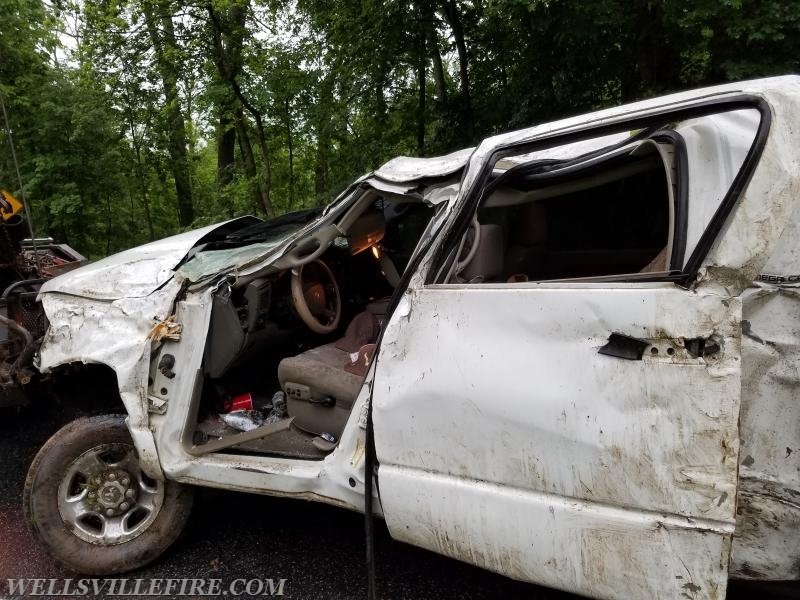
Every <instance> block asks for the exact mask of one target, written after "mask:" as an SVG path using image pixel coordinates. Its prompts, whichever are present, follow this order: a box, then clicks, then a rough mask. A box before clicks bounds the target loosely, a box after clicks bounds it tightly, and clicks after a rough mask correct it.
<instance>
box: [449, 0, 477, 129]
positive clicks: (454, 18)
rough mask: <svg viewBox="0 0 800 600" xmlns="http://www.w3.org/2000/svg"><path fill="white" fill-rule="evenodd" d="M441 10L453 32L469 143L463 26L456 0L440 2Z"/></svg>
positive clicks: (470, 122)
mask: <svg viewBox="0 0 800 600" xmlns="http://www.w3.org/2000/svg"><path fill="white" fill-rule="evenodd" d="M442 8H443V13H444V17H445V20H446V21H447V24H448V25H449V26H450V30H451V31H452V32H453V39H454V40H455V42H456V50H457V51H458V76H459V79H460V80H461V114H462V119H463V123H464V128H465V138H467V139H468V140H469V141H472V139H473V138H474V136H475V120H474V116H473V113H472V93H471V91H470V83H469V67H468V64H469V57H468V55H467V43H466V41H465V39H464V26H463V24H462V23H461V13H460V12H459V9H458V5H457V4H456V0H442Z"/></svg>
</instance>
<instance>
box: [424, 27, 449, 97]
mask: <svg viewBox="0 0 800 600" xmlns="http://www.w3.org/2000/svg"><path fill="white" fill-rule="evenodd" d="M428 47H429V48H430V53H431V60H432V61H433V81H434V84H435V85H436V95H437V96H438V98H439V103H440V104H441V105H442V106H446V105H447V84H446V83H445V80H444V66H443V65H442V55H441V53H440V51H439V40H438V39H437V36H436V31H435V30H434V29H433V27H431V30H430V33H429V39H428Z"/></svg>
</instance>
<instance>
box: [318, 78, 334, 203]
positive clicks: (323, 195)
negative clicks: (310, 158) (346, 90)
mask: <svg viewBox="0 0 800 600" xmlns="http://www.w3.org/2000/svg"><path fill="white" fill-rule="evenodd" d="M332 106H333V76H332V74H331V73H328V74H326V75H325V76H324V79H323V80H322V83H321V85H320V100H319V103H318V105H317V107H316V115H317V122H316V129H317V153H316V164H315V165H314V194H315V196H316V200H317V205H320V204H324V203H326V202H327V201H328V200H329V198H328V193H329V192H328V163H329V161H330V150H331V119H330V110H331V107H332Z"/></svg>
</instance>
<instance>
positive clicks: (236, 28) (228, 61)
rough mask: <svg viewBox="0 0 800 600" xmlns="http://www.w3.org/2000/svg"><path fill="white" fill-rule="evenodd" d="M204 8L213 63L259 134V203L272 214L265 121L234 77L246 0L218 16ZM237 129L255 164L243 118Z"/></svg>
mask: <svg viewBox="0 0 800 600" xmlns="http://www.w3.org/2000/svg"><path fill="white" fill-rule="evenodd" d="M206 10H207V11H208V15H209V17H210V21H211V26H212V28H211V30H212V37H213V54H214V62H215V63H216V66H217V71H218V73H219V76H220V78H221V79H222V80H223V81H224V82H225V83H227V84H228V86H229V87H230V89H231V91H232V92H233V94H234V96H235V98H236V100H237V101H238V102H239V103H241V105H242V106H243V107H244V108H245V109H246V110H247V112H249V113H250V114H251V116H252V117H253V120H254V121H255V123H256V135H257V137H258V145H259V148H260V150H261V156H262V161H263V165H264V166H263V169H262V180H261V184H260V185H259V186H258V188H259V197H260V204H261V205H262V206H263V208H264V212H265V213H266V214H267V216H273V214H274V209H273V207H272V201H271V199H270V191H271V183H272V182H271V174H270V164H269V154H268V148H267V140H266V136H265V134H264V123H263V120H262V118H261V113H260V112H258V111H257V110H256V109H255V107H254V106H253V105H252V104H250V102H248V100H247V98H245V97H244V94H242V90H241V88H240V87H239V83H238V82H237V80H236V78H237V77H238V75H239V72H240V71H241V62H242V61H241V53H242V44H243V40H244V33H245V22H246V18H247V2H246V0H234V1H233V2H231V3H230V4H229V8H228V11H227V14H226V15H225V16H221V15H220V14H219V13H218V12H217V10H216V9H215V7H214V4H213V2H208V3H207V4H206ZM236 131H237V135H238V136H239V139H240V147H241V148H244V147H249V151H250V155H251V158H252V166H255V155H254V154H253V152H252V144H251V143H250V137H249V136H248V135H247V128H246V127H245V126H244V120H243V119H238V120H237V124H236ZM245 142H246V143H245ZM248 160H249V159H248V157H244V163H245V167H246V168H249V167H247V164H248ZM256 172H257V169H256ZM248 176H250V175H248Z"/></svg>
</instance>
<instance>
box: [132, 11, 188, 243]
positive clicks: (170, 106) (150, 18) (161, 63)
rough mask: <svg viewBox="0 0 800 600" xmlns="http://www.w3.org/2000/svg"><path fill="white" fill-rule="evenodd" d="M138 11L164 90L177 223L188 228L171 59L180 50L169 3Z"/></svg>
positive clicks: (182, 131) (182, 135) (181, 124)
mask: <svg viewBox="0 0 800 600" xmlns="http://www.w3.org/2000/svg"><path fill="white" fill-rule="evenodd" d="M142 10H143V12H144V16H145V22H146V25H147V30H148V33H149V35H150V41H151V43H152V44H153V51H154V54H155V58H156V67H157V68H158V72H159V75H160V77H161V82H162V85H163V89H164V99H165V106H164V111H165V113H166V118H167V132H168V139H169V143H168V148H167V150H168V152H169V157H170V170H171V171H172V176H173V178H174V179H175V192H176V195H177V199H178V224H179V225H180V226H181V227H188V226H189V225H191V223H192V221H193V220H194V206H193V203H192V186H191V179H190V175H189V161H188V159H187V150H186V146H187V141H186V138H187V136H186V123H185V121H184V117H183V112H182V111H181V104H180V96H179V94H178V73H179V70H180V68H179V65H178V64H176V62H175V58H174V57H175V56H178V53H179V50H180V49H179V47H178V43H177V40H176V39H175V28H174V25H173V23H172V13H171V11H170V4H169V0H143V2H142Z"/></svg>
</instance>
